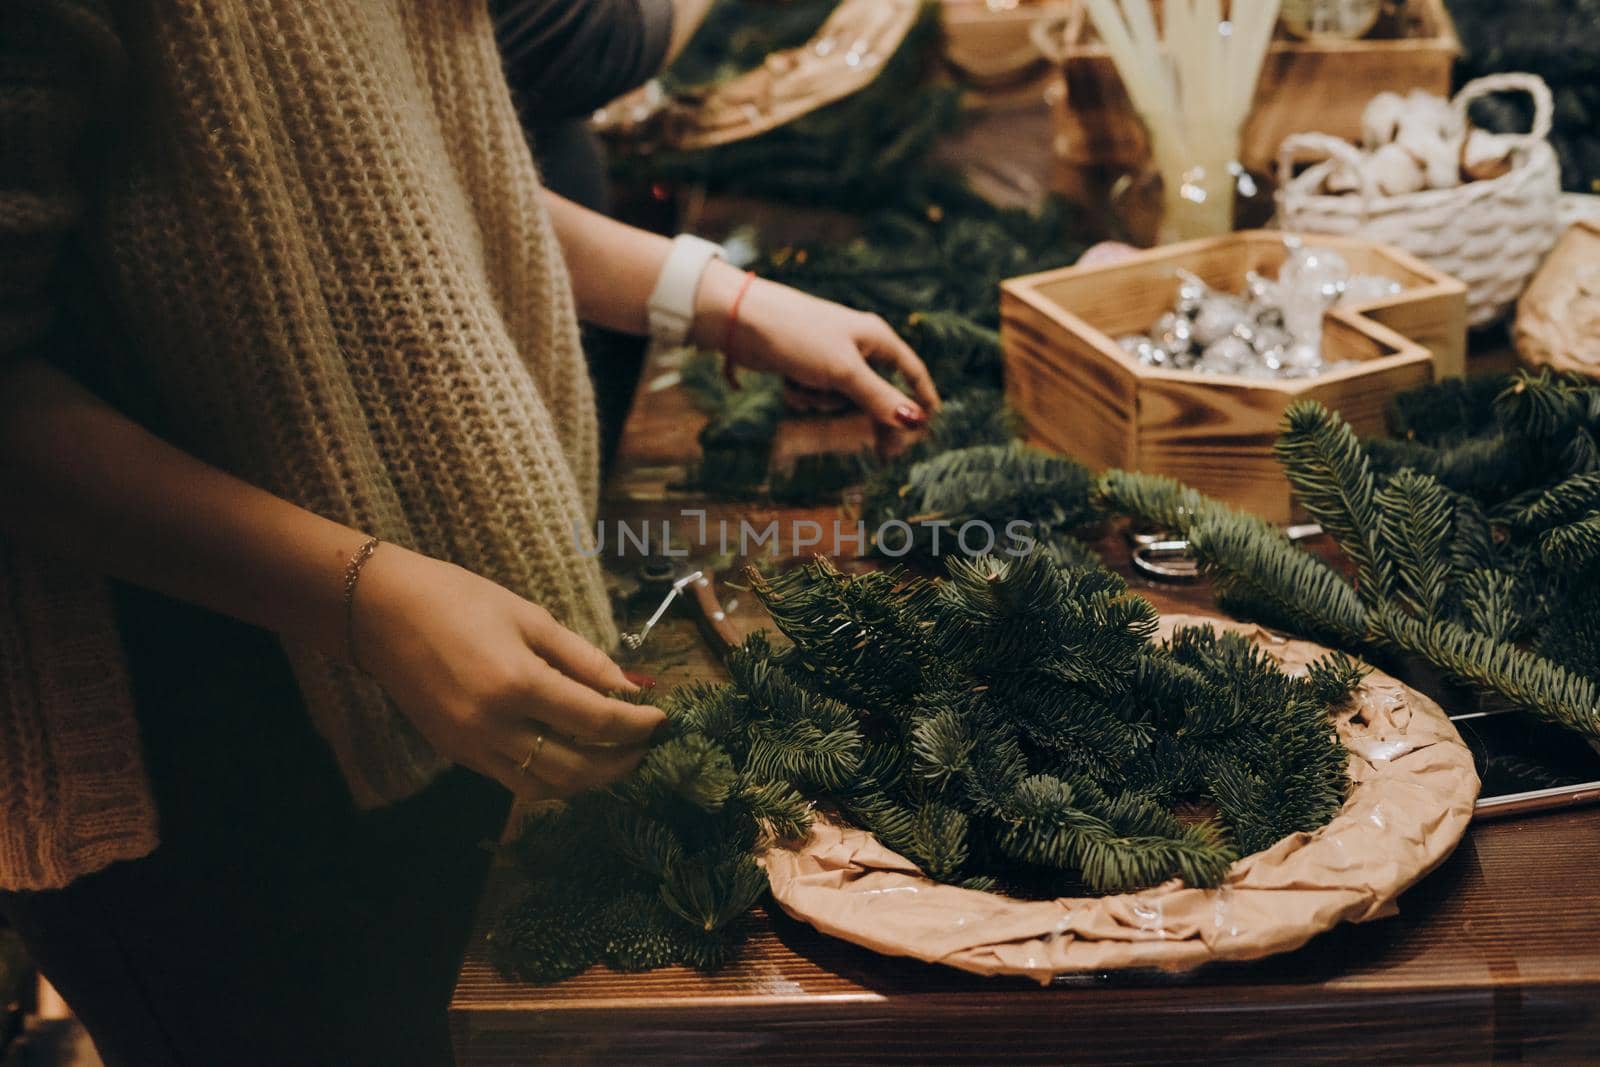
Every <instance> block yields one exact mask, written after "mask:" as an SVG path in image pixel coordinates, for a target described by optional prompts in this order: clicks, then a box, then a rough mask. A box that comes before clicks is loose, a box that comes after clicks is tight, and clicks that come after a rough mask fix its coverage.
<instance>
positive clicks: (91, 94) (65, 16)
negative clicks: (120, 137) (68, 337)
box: [0, 0, 122, 364]
mask: <svg viewBox="0 0 1600 1067" xmlns="http://www.w3.org/2000/svg"><path fill="white" fill-rule="evenodd" d="M121 57H122V52H121V49H120V47H119V42H118V39H117V36H116V33H115V31H114V28H113V24H112V20H111V17H110V15H109V13H108V12H107V11H106V10H105V8H104V6H103V5H101V4H97V3H94V2H92V0H5V2H4V3H0V364H4V363H8V362H12V361H14V360H16V359H19V358H21V357H23V356H26V355H41V354H44V353H45V350H46V348H47V347H48V346H47V340H46V339H47V336H48V335H49V334H50V332H51V331H52V329H53V328H54V327H55V326H56V325H57V320H58V318H59V316H60V313H61V304H62V297H61V294H62V292H63V289H64V285H63V282H64V281H65V279H64V278H63V276H62V275H63V270H62V268H63V255H62V253H63V249H64V248H65V246H66V244H67V242H68V241H69V240H70V238H71V237H72V235H73V233H74V232H75V230H76V229H77V228H78V227H79V226H80V225H81V224H82V221H83V217H84V211H85V203H86V197H87V194H88V188H87V183H86V177H85V166H84V164H85V160H86V158H87V155H88V152H89V151H90V149H91V147H92V146H91V145H90V144H89V143H88V141H89V138H88V133H89V130H90V120H91V117H92V116H93V114H94V113H95V110H96V101H97V99H98V97H99V92H100V87H101V86H102V85H104V84H105V82H106V81H107V79H109V78H110V77H111V76H113V75H114V74H115V73H116V70H117V68H118V67H119V66H120V62H121Z"/></svg>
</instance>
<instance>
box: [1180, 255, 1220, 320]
mask: <svg viewBox="0 0 1600 1067" xmlns="http://www.w3.org/2000/svg"><path fill="white" fill-rule="evenodd" d="M1210 292H1211V290H1210V289H1209V288H1208V287H1207V286H1206V283H1205V282H1203V281H1201V280H1200V276H1199V275H1197V274H1195V273H1193V272H1191V271H1187V270H1184V269H1183V268H1181V267H1180V268H1179V269H1178V303H1177V308H1176V310H1177V312H1178V314H1180V315H1185V316H1188V317H1189V318H1193V317H1194V316H1195V315H1196V314H1198V313H1199V311H1200V308H1201V306H1202V305H1203V304H1204V302H1205V299H1206V297H1207V296H1208V295H1209V294H1210Z"/></svg>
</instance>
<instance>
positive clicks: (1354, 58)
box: [1052, 0, 1461, 175]
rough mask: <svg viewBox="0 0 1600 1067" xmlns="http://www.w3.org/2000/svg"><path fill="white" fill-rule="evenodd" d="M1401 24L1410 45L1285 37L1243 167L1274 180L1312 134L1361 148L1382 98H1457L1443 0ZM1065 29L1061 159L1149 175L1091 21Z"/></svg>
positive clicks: (1272, 56)
mask: <svg viewBox="0 0 1600 1067" xmlns="http://www.w3.org/2000/svg"><path fill="white" fill-rule="evenodd" d="M1402 17H1403V18H1404V20H1405V21H1404V25H1403V31H1404V35H1403V36H1401V35H1398V34H1397V35H1395V36H1391V37H1375V38H1363V39H1361V40H1356V41H1338V40H1319V41H1314V42H1313V41H1302V40H1298V39H1295V38H1292V37H1286V36H1283V35H1282V33H1281V31H1280V36H1279V39H1277V40H1275V41H1273V43H1272V45H1271V48H1270V50H1269V51H1268V54H1267V57H1266V60H1265V62H1264V64H1263V65H1262V70H1261V81H1260V82H1259V84H1258V85H1257V86H1256V101H1255V108H1254V110H1253V111H1252V112H1251V115H1250V119H1249V121H1248V122H1247V123H1246V124H1245V129H1244V133H1243V136H1242V139H1241V145H1240V155H1241V157H1242V159H1241V160H1240V161H1241V162H1242V163H1243V164H1244V165H1245V166H1246V167H1247V168H1249V169H1250V170H1252V171H1255V172H1257V173H1259V174H1264V175H1267V174H1270V173H1271V170H1272V163H1273V160H1274V159H1276V157H1277V153H1278V145H1280V144H1281V143H1282V142H1283V139H1284V138H1285V137H1287V136H1288V135H1289V134H1291V133H1300V132H1303V131H1305V130H1316V131H1318V132H1320V133H1329V134H1333V135H1334V136H1335V137H1344V138H1347V139H1349V140H1353V141H1359V140H1360V139H1361V112H1362V110H1363V109H1364V108H1365V107H1366V106H1367V101H1368V100H1370V99H1372V97H1373V96H1375V95H1376V94H1378V93H1380V92H1383V91H1384V90H1391V91H1394V92H1401V93H1403V92H1408V91H1410V90H1412V89H1425V90H1427V91H1428V92H1430V93H1434V94H1436V95H1438V96H1446V97H1447V96H1449V95H1450V71H1451V67H1452V66H1453V65H1454V64H1455V61H1456V57H1457V56H1458V55H1459V54H1460V52H1461V42H1460V40H1459V39H1458V38H1457V37H1456V31H1455V24H1454V23H1452V22H1451V21H1450V14H1449V12H1448V11H1447V10H1446V9H1445V5H1444V0H1411V2H1410V3H1408V4H1406V5H1405V14H1404V16H1402ZM1065 25H1066V26H1067V27H1069V28H1068V29H1067V30H1065V31H1064V32H1065V33H1067V35H1068V39H1064V40H1062V41H1061V50H1060V56H1059V58H1060V59H1061V78H1060V81H1059V82H1058V87H1057V91H1056V92H1055V93H1053V94H1052V106H1053V107H1054V110H1055V115H1056V137H1055V149H1056V153H1057V155H1058V157H1059V158H1060V159H1061V160H1062V161H1063V162H1064V163H1066V164H1068V165H1072V166H1105V165H1116V166H1119V167H1129V168H1137V167H1141V166H1143V165H1144V164H1145V162H1146V161H1147V160H1148V158H1149V154H1150V150H1149V142H1148V138H1147V137H1146V134H1145V129H1144V125H1143V123H1141V122H1140V121H1139V118H1138V116H1137V115H1135V114H1134V111H1133V106H1132V105H1131V104H1130V103H1129V101H1128V94H1127V91H1126V90H1124V89H1123V87H1122V79H1121V78H1120V77H1119V76H1118V75H1117V68H1116V66H1115V64H1113V63H1112V62H1111V55H1110V53H1109V52H1107V51H1106V48H1105V46H1104V45H1103V44H1101V43H1100V41H1099V40H1098V39H1097V38H1095V37H1093V35H1092V32H1091V30H1090V29H1089V26H1090V22H1089V20H1088V19H1076V18H1075V19H1068V20H1066V23H1065Z"/></svg>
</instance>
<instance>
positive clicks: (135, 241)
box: [0, 0, 615, 888]
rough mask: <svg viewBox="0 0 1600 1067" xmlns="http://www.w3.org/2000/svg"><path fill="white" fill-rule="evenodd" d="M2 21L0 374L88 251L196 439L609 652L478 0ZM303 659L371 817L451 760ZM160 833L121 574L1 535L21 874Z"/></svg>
mask: <svg viewBox="0 0 1600 1067" xmlns="http://www.w3.org/2000/svg"><path fill="white" fill-rule="evenodd" d="M0 8H4V13H3V14H0V359H13V358H18V357H19V356H25V355H28V354H42V355H44V356H46V357H49V356H51V355H52V353H51V351H50V349H51V342H52V337H53V336H55V333H54V332H53V330H54V327H58V326H59V325H60V324H61V323H62V322H63V321H64V320H70V319H72V318H73V317H75V316H79V315H83V314H86V313H88V309H87V308H85V307H84V306H83V305H82V304H81V303H79V302H78V301H77V298H72V297H68V296H66V295H64V293H65V292H66V288H65V286H64V285H63V284H62V277H61V274H60V272H57V271H55V270H54V267H55V266H56V265H58V264H59V262H60V260H59V255H60V253H61V251H62V249H64V248H81V249H83V250H85V251H86V253H87V256H88V258H89V260H91V261H92V262H93V263H94V264H95V265H96V266H97V267H98V273H99V276H100V283H99V285H100V291H101V299H103V300H105V301H108V302H109V303H108V305H107V306H108V307H109V308H110V309H111V313H112V314H111V318H112V319H113V320H114V321H115V324H116V326H117V328H118V330H119V331H120V332H121V334H122V335H123V336H124V337H125V338H126V343H125V344H124V345H122V346H121V348H120V350H119V351H117V352H113V353H108V354H107V355H106V357H105V358H107V359H112V360H126V361H128V362H129V363H130V364H132V365H133V366H134V367H136V369H137V370H138V371H139V372H140V373H141V374H142V375H143V376H144V377H146V378H147V379H148V380H149V381H151V382H153V383H154V386H155V389H154V393H155V395H156V397H157V399H158V400H159V419H158V421H159V425H160V427H161V429H162V431H163V432H165V433H166V434H167V435H168V436H169V437H170V438H172V439H173V440H174V441H175V443H177V444H179V445H181V446H182V447H185V448H187V449H188V450H190V451H191V452H193V453H194V454H196V455H198V456H199V457H201V458H203V459H205V460H207V461H209V462H211V463H214V464H216V465H217V466H219V467H221V468H223V469H225V470H228V471H231V472H233V473H235V474H237V475H239V476H241V477H243V478H245V479H247V480H249V481H251V482H253V483H255V484H257V485H261V486H263V487H266V488H268V489H270V490H272V491H273V492H276V493H278V494H280V495H282V496H284V497H286V498H288V499H290V500H292V501H294V502H295V503H297V504H300V505H303V506H305V507H307V508H310V509H311V510H313V511H316V512H319V513H320V514H323V515H326V516H329V517H330V518H333V519H336V520H339V521H341V522H345V523H349V524H350V525H352V526H355V527H357V528H359V529H362V530H366V531H370V532H372V533H374V534H377V535H379V536H381V537H383V538H385V539H387V540H390V541H393V542H396V543H400V544H404V545H408V546H410V547H413V548H416V549H418V550H419V551H422V552H425V553H429V554H432V555H435V556H439V557H442V558H444V559H449V560H452V561H454V562H456V563H459V564H461V565H463V566H465V567H467V568H469V569H471V570H474V571H477V572H478V573H481V574H484V575H487V576H489V577H491V578H493V579H495V580H496V581H498V582H501V583H503V584H504V585H506V586H508V587H509V588H511V589H513V590H515V591H516V592H518V593H521V594H523V595H525V596H527V597H529V598H531V599H533V600H535V601H537V602H538V603H541V604H543V605H545V606H546V607H548V608H550V609H551V611H552V612H554V613H555V614H556V616H557V617H558V618H561V619H562V620H563V621H564V622H566V623H567V624H568V625H569V626H572V627H573V628H575V629H576V630H578V631H579V632H580V633H583V634H584V635H586V636H588V637H589V638H591V639H592V640H595V641H597V642H599V643H601V644H602V645H609V644H610V643H611V642H612V641H613V640H614V638H615V630H614V629H613V623H612V621H611V618H610V615H609V610H608V605H607V601H606V597H605V593H604V587H603V584H602V581H601V576H600V573H599V570H598V567H597V565H596V563H595V562H594V561H593V560H585V559H583V558H582V557H581V555H580V554H579V553H578V552H577V551H576V550H575V548H574V541H573V534H572V524H573V523H574V522H579V521H585V520H589V519H592V509H593V507H594V501H595V496H596V484H595V483H596V446H595V439H594V438H595V426H594V421H593V416H592V401H591V397H590V392H589V384H588V380H587V377H586V375H585V371H584V366H583V362H582V358H581V353H580V351H579V345H578V334H577V323H576V319H575V316H574V309H573V304H572V298H571V292H570V286H569V284H568V279H567V275H566V273H565V268H564V267H563V264H562V261H561V258H560V251H559V248H558V246H557V244H556V241H555V239H554V236H553V233H552V230H551V226H550V224H549V221H548V219H547V217H546V215H545V213H544V211H543V209H542V206H541V203H540V199H539V183H538V178H537V175H536V173H535V170H534V164H533V161H532V159H531V157H530V155H529V152H528V149H527V147H526V145H525V143H524V140H523V136H522V133H521V130H520V129H519V127H518V124H517V119H516V116H515V114H514V112H513V109H512V104H511V100H510V98H509V95H508V92H507V88H506V84H505V80H504V78H503V76H502V74H501V70H500V62H499V57H498V55H497V53H496V50H495V42H494V38H493V34H492V31H491V24H490V20H489V16H488V13H487V12H486V10H485V5H484V0H167V2H161V3H157V2H151V0H144V2H140V0H100V2H98V3H96V2H91V0H5V2H4V4H0ZM107 536H114V532H113V531H108V532H107ZM329 581H330V582H336V581H338V575H329ZM288 653H289V656H290V660H291V662H292V664H293V666H294V668H295V672H296V675H297V677H298V679H299V681H300V684H301V688H302V690H303V693H304V696H305V699H306V704H307V706H308V708H309V709H310V713H311V715H312V717H313V719H314V721H315V723H316V725H317V727H318V729H319V731H320V732H321V734H322V735H323V736H324V737H325V738H326V739H327V741H328V743H329V745H330V746H332V748H333V751H334V753H335V754H336V756H337V757H338V760H339V762H340V765H341V766H342V768H343V770H344V772H345V776H346V778H347V780H348V782H349V785H350V789H351V791H352V794H353V795H354V797H355V798H356V799H357V800H358V802H360V803H362V804H366V805H373V804H379V803H383V802H386V801H390V800H394V799H397V798H400V797H403V796H405V795H408V794H410V793H413V792H415V791H416V790H417V789H419V788H421V787H422V786H423V785H424V784H426V783H427V781H428V780H429V779H430V777H431V776H433V775H434V774H435V773H437V772H438V771H439V770H440V769H441V760H440V758H439V757H438V756H437V755H436V754H434V753H433V752H432V751H430V750H429V748H428V746H427V745H426V743H425V742H424V741H423V740H422V738H421V737H420V736H419V735H418V734H417V733H416V731H415V730H414V729H413V728H412V727H411V726H410V724H409V723H408V722H407V721H406V720H405V719H403V718H402V717H400V716H399V715H398V714H397V713H396V712H395V711H394V709H393V708H392V707H391V706H390V705H389V704H388V702H387V701H386V700H385V699H384V697H383V695H382V694H381V693H380V692H379V691H378V689H377V688H376V686H374V685H373V684H372V683H371V682H370V681H368V680H366V679H365V678H363V677H361V676H360V675H358V674H357V673H355V672H353V671H352V670H350V669H347V668H345V667H343V666H341V665H339V664H336V663H332V662H329V661H327V660H325V659H323V658H321V657H319V656H317V655H315V654H312V653H310V652H308V651H306V650H303V649H296V648H289V649H288ZM226 713H227V709H226V708H219V709H218V714H226ZM285 713H286V714H294V713H297V712H296V711H295V709H285ZM285 773H293V772H292V769H289V770H286V772H285ZM156 839H157V838H156V825H155V817H154V812H153V810H152V803H151V800H150V796H149V790H148V787H147V784H146V781H145V778H144V771H143V766H142V762H141V758H140V753H139V744H138V735H137V732H136V723H135V718H134V709H133V707H132V706H131V700H130V697H129V689H128V684H127V680H126V671H125V668H124V665H123V662H122V658H121V652H120V646H119V640H118V635H117V633H116V631H115V627H114V624H113V621H112V619H111V616H110V612H109V609H108V597H107V592H106V589H105V587H104V583H103V582H102V581H101V580H99V579H97V578H96V577H95V576H93V575H92V574H90V573H88V572H86V571H84V570H83V569H81V568H80V567H77V566H75V565H72V564H68V563H65V562H61V561H55V560H51V559H48V558H45V557H43V556H41V555H38V554H34V553H30V552H25V551H23V550H22V549H21V548H19V547H17V546H7V545H5V544H3V543H0V887H4V888H44V887H51V886H59V885H63V884H65V883H66V882H68V881H70V880H72V879H73V878H75V877H78V876H80V875H82V874H85V873H87V872H90V871H93V870H96V869H98V868H100V867H103V866H105V865H106V864H108V863H110V862H112V861H114V860H118V859H122V858H127V857H134V856H139V855H143V854H146V853H148V852H149V851H150V850H151V849H152V848H153V847H154V846H155V843H156Z"/></svg>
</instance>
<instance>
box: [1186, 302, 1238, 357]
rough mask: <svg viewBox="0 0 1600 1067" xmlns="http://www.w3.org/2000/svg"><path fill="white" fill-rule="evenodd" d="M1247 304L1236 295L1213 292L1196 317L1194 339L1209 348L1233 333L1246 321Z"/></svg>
mask: <svg viewBox="0 0 1600 1067" xmlns="http://www.w3.org/2000/svg"><path fill="white" fill-rule="evenodd" d="M1244 317H1245V306H1244V304H1243V303H1242V302H1241V301H1240V300H1239V298H1238V297H1235V296H1227V295H1224V294H1220V293H1218V294H1213V295H1212V296H1210V297H1207V298H1206V299H1205V300H1204V301H1203V302H1202V303H1201V305H1200V311H1199V313H1198V314H1196V315H1195V317H1194V340H1195V343H1196V344H1198V345H1199V346H1200V347H1202V348H1207V347H1209V346H1211V345H1214V344H1216V343H1217V342H1218V341H1220V340H1222V339H1223V338H1224V337H1227V336H1228V335H1229V334H1231V333H1233V328H1234V327H1235V326H1237V325H1239V324H1240V323H1241V322H1243V321H1244Z"/></svg>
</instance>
